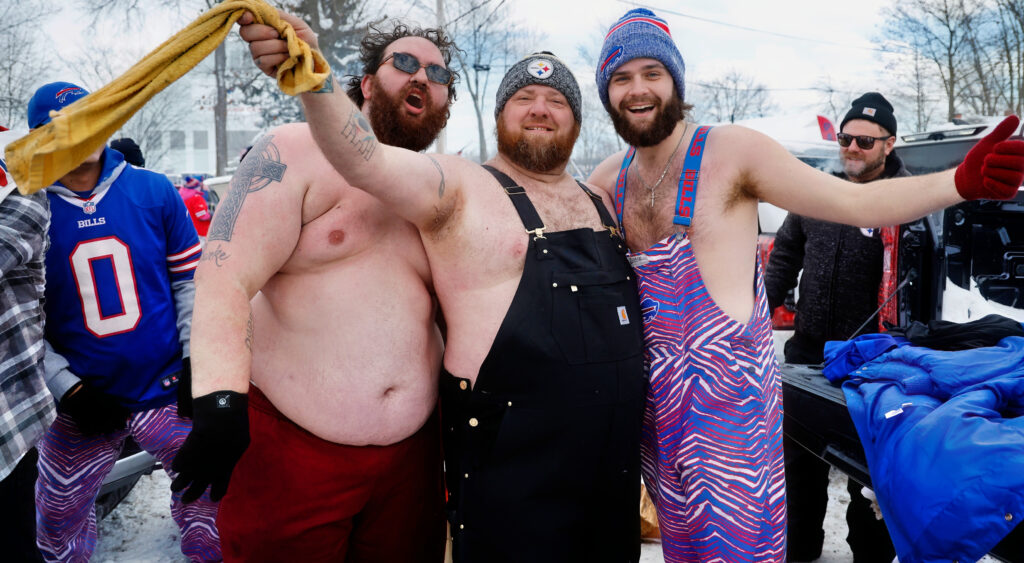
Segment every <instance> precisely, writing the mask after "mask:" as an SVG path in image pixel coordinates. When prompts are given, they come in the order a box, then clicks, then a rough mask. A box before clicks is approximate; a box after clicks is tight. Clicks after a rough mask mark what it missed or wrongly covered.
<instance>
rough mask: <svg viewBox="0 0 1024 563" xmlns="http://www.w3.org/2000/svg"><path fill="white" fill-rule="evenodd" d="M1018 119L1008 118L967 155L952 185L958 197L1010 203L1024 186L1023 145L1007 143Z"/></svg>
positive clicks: (1014, 117) (1017, 142) (1014, 116)
mask: <svg viewBox="0 0 1024 563" xmlns="http://www.w3.org/2000/svg"><path fill="white" fill-rule="evenodd" d="M1019 124H1020V119H1018V118H1017V116H1016V115H1011V116H1009V117H1007V118H1006V119H1004V120H1003V122H1002V123H1000V124H999V125H997V126H996V128H995V129H994V130H993V131H992V132H991V133H989V134H988V135H986V136H985V138H983V139H982V140H980V141H978V144H976V145H974V148H972V149H971V150H970V152H968V153H967V156H966V157H964V161H963V162H962V163H960V166H958V167H957V169H956V174H955V175H954V176H953V181H954V182H955V183H956V191H957V192H958V193H959V194H960V197H962V198H964V199H967V200H971V199H1012V198H1013V197H1014V196H1016V195H1017V188H1019V187H1020V185H1021V182H1024V141H1007V140H1006V139H1007V138H1009V136H1010V135H1011V134H1012V133H1013V132H1014V131H1015V130H1016V129H1017V125H1019Z"/></svg>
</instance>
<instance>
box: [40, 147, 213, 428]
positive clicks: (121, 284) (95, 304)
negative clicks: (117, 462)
mask: <svg viewBox="0 0 1024 563" xmlns="http://www.w3.org/2000/svg"><path fill="white" fill-rule="evenodd" d="M79 195H80V194H76V193H75V192H72V191H70V190H68V189H67V188H65V187H63V186H61V185H59V184H55V185H54V186H51V187H50V188H48V189H47V197H49V199H50V249H49V251H48V252H47V254H46V338H47V340H48V341H49V342H50V344H51V345H53V347H54V349H55V350H56V351H57V352H58V353H59V354H61V355H62V356H64V357H65V358H66V359H67V360H68V363H69V369H70V370H71V372H72V373H74V374H75V375H76V376H78V377H80V378H81V379H83V380H84V381H87V382H89V383H90V384H92V385H94V386H96V387H97V388H98V389H101V390H103V391H105V392H107V393H109V394H111V395H114V396H116V397H118V398H120V399H121V400H122V402H123V404H124V405H125V406H127V407H129V408H131V409H133V410H143V409H148V408H153V407H157V406H163V405H165V404H167V403H169V402H171V400H172V399H173V397H174V395H175V385H173V383H172V376H173V375H174V374H176V373H177V372H179V371H180V370H181V353H182V348H181V344H180V343H179V338H178V328H177V314H176V311H175V306H174V295H173V292H172V287H171V284H172V283H174V282H177V281H187V280H191V279H192V276H193V274H194V272H195V268H196V266H197V265H198V263H199V257H200V254H201V252H202V251H201V248H200V246H199V238H198V236H197V235H196V230H195V227H193V226H192V221H191V220H190V219H189V216H188V211H187V210H186V209H185V205H184V203H183V202H182V200H181V197H180V196H178V192H177V190H175V189H174V186H172V185H171V182H170V181H169V180H168V179H167V177H166V176H164V175H162V174H157V173H155V172H151V171H149V170H145V169H142V168H135V167H132V166H129V165H127V163H125V162H124V157H123V156H122V155H121V153H119V152H117V151H114V150H112V149H110V148H107V149H105V151H104V153H103V172H102V173H101V175H100V181H99V183H98V184H97V187H96V189H95V190H93V192H92V193H91V194H88V195H87V197H79Z"/></svg>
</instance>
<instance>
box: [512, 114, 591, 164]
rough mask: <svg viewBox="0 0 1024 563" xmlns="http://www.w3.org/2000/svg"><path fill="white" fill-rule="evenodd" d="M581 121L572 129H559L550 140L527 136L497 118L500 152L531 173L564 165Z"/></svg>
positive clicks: (569, 154) (577, 134)
mask: <svg viewBox="0 0 1024 563" xmlns="http://www.w3.org/2000/svg"><path fill="white" fill-rule="evenodd" d="M579 134H580V124H579V123H575V124H574V125H573V128H572V131H570V132H568V133H562V132H558V133H556V134H555V138H554V139H553V140H551V141H547V142H545V141H542V140H541V139H531V138H527V136H526V134H525V132H524V131H523V130H522V129H512V128H510V127H507V126H506V125H505V122H504V120H503V119H499V120H498V152H499V153H501V154H502V156H504V157H505V158H507V159H509V160H511V161H512V162H513V163H515V164H517V165H519V166H521V167H523V168H525V169H526V170H530V171H532V172H548V171H551V170H555V169H557V168H564V167H565V163H567V162H569V157H570V156H571V155H572V148H573V147H574V146H575V145H576V138H577V137H579Z"/></svg>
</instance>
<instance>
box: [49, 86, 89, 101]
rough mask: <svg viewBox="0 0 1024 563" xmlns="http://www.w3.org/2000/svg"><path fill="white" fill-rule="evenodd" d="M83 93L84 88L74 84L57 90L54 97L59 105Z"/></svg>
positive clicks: (79, 96)
mask: <svg viewBox="0 0 1024 563" xmlns="http://www.w3.org/2000/svg"><path fill="white" fill-rule="evenodd" d="M84 95H85V90H82V89H81V88H79V87H77V86H75V87H72V88H64V89H63V90H61V91H59V92H57V95H56V98H57V101H58V102H60V104H61V105H64V103H65V102H67V101H68V100H75V99H78V98H81V97H82V96H84Z"/></svg>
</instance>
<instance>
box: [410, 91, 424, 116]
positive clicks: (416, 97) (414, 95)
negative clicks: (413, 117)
mask: <svg viewBox="0 0 1024 563" xmlns="http://www.w3.org/2000/svg"><path fill="white" fill-rule="evenodd" d="M405 103H406V105H408V106H409V107H410V108H412V109H413V110H417V111H416V112H414V113H419V111H422V110H423V108H424V107H425V106H426V100H425V99H424V96H423V93H422V92H418V91H416V90H413V91H411V92H409V95H408V96H406V97H405Z"/></svg>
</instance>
